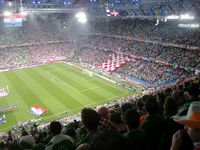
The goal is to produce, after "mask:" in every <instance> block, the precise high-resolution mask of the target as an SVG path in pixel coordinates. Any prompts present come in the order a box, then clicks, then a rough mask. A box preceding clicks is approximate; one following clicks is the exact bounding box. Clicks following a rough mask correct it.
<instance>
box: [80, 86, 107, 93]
mask: <svg viewBox="0 0 200 150" xmlns="http://www.w3.org/2000/svg"><path fill="white" fill-rule="evenodd" d="M105 86H107V85H102V86H94V87H91V88H87V89H84V90H79V91H80V92H81V93H82V92H85V91H89V90H95V89H99V88H102V87H105Z"/></svg>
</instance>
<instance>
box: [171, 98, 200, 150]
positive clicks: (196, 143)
mask: <svg viewBox="0 0 200 150" xmlns="http://www.w3.org/2000/svg"><path fill="white" fill-rule="evenodd" d="M174 120H175V121H176V122H178V123H180V124H183V125H185V130H179V131H177V132H176V133H175V134H174V135H173V137H172V145H171V148H170V150H182V149H183V148H184V149H186V150H199V149H200V101H196V102H192V103H191V104H190V107H189V110H188V112H187V115H186V116H178V115H177V116H175V117H174ZM188 137H189V138H188ZM186 139H187V140H186ZM186 147H187V148H186Z"/></svg>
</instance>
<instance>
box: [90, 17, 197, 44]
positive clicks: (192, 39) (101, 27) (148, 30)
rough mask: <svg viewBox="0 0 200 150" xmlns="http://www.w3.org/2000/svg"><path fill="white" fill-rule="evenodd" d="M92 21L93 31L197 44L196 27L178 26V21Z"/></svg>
mask: <svg viewBox="0 0 200 150" xmlns="http://www.w3.org/2000/svg"><path fill="white" fill-rule="evenodd" d="M94 22H95V23H94V24H95V26H93V30H92V32H93V33H100V34H102V33H104V34H108V35H123V36H132V37H134V38H138V39H144V40H151V41H158V42H167V43H174V44H185V45H190V46H199V38H198V37H199V34H200V33H199V30H198V28H196V29H195V28H194V29H191V28H189V29H188V28H180V27H178V22H171V21H170V22H161V23H160V24H159V25H157V26H155V21H154V20H153V21H149V20H148V21H146V20H132V19H113V20H105V19H100V20H95V21H94Z"/></svg>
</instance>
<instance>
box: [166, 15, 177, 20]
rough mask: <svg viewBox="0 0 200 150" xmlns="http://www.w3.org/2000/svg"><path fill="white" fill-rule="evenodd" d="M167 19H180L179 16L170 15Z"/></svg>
mask: <svg viewBox="0 0 200 150" xmlns="http://www.w3.org/2000/svg"><path fill="white" fill-rule="evenodd" d="M165 19H169V20H175V19H179V16H177V15H170V16H167V17H166V18H165Z"/></svg>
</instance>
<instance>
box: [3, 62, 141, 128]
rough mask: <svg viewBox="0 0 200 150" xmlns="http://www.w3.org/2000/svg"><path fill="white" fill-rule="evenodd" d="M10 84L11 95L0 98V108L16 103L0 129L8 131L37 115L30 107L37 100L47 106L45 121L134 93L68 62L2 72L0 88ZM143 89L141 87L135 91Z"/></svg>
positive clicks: (36, 102)
mask: <svg viewBox="0 0 200 150" xmlns="http://www.w3.org/2000/svg"><path fill="white" fill-rule="evenodd" d="M6 85H8V86H9V91H10V92H9V95H8V96H6V97H3V98H0V108H2V107H4V106H7V105H10V104H17V106H18V107H17V109H16V110H15V111H12V112H8V113H5V116H6V121H7V122H6V123H4V124H0V131H7V130H8V129H9V128H11V126H13V125H16V124H17V123H18V122H23V121H27V120H30V119H33V118H37V117H36V116H34V115H32V114H30V113H29V112H28V110H29V109H30V108H31V106H33V105H34V104H39V105H41V106H43V107H46V108H47V109H48V110H47V112H46V113H45V114H44V115H43V116H42V118H43V121H51V120H53V119H55V118H59V117H61V116H62V113H63V112H64V111H66V112H67V114H69V115H71V114H75V113H77V112H80V110H81V109H82V108H83V107H94V106H97V105H100V104H104V103H106V102H108V101H114V100H118V99H120V98H122V97H124V96H128V95H131V94H133V92H130V91H128V90H127V89H124V88H122V87H120V86H117V85H116V84H113V83H111V82H109V81H106V80H103V79H101V78H99V77H96V76H94V77H89V76H88V75H86V74H83V73H82V70H80V69H78V68H75V67H73V66H70V65H67V64H64V63H63V64H51V65H43V66H38V67H33V68H27V69H20V70H15V71H8V72H1V73H0V88H1V87H5V86H6ZM136 92H140V90H138V91H136Z"/></svg>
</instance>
